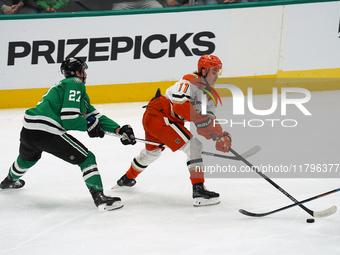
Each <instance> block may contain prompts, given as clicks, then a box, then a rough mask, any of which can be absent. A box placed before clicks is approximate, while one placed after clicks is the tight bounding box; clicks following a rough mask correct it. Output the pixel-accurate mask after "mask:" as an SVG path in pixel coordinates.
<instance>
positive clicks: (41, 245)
mask: <svg viewBox="0 0 340 255" xmlns="http://www.w3.org/2000/svg"><path fill="white" fill-rule="evenodd" d="M339 98H340V91H327V92H313V93H312V98H311V100H310V101H309V102H308V103H307V104H306V105H305V106H306V108H307V109H308V110H309V111H310V112H311V113H312V116H304V115H303V114H302V113H301V111H300V110H299V109H297V107H295V106H291V107H289V109H288V111H287V116H282V115H280V112H279V109H278V114H277V115H276V116H272V117H273V118H274V117H275V118H278V119H281V120H283V119H295V120H297V121H298V126H296V127H294V128H284V127H282V125H278V126H275V127H271V126H270V125H264V126H262V127H259V128H253V127H243V126H242V125H234V126H233V127H231V126H228V125H224V126H223V128H224V130H227V131H229V132H230V133H231V134H232V136H233V148H234V149H235V150H236V151H238V152H240V153H242V152H243V151H245V150H247V149H249V148H250V147H252V146H254V145H260V146H261V148H262V150H261V151H260V152H259V153H257V154H256V155H254V156H252V157H250V158H249V159H248V160H249V161H250V162H251V163H253V164H255V165H259V164H269V163H270V164H272V165H279V164H283V165H291V164H296V165H299V164H329V165H330V164H339V163H340V160H339V144H340V143H339V142H340V138H339V126H340V118H339V112H340V103H339ZM266 101H268V102H270V96H268V95H266V96H255V97H254V102H257V107H258V108H261V107H264V108H263V109H266V107H267V108H268V105H265V102H266ZM223 103H224V107H228V106H230V107H231V105H232V104H231V99H230V98H224V99H223ZM145 104H146V103H145V102H142V103H129V104H109V105H96V107H97V109H98V110H99V111H100V112H101V113H102V114H105V115H107V116H109V117H111V118H112V119H114V120H115V121H116V122H118V123H119V124H121V125H123V124H126V123H129V124H130V125H131V126H132V127H133V128H134V130H135V134H136V136H137V137H139V138H144V133H143V129H142V125H141V117H142V114H143V112H144V109H143V108H142V106H143V105H145ZM24 111H25V109H9V110H0V124H1V125H0V137H1V144H2V146H1V148H0V155H1V157H0V163H1V166H2V167H1V172H0V173H1V180H2V179H3V178H4V177H5V176H6V175H7V173H8V169H9V167H10V165H11V164H12V163H13V161H14V160H15V159H16V157H17V154H18V145H19V141H18V140H19V132H20V130H21V125H22V117H23V113H24ZM230 113H231V110H230ZM218 117H219V116H218ZM222 118H227V116H226V115H223V116H222ZM228 118H229V119H230V118H232V117H231V116H229V117H228ZM242 118H244V119H247V120H249V119H268V116H262V117H261V118H260V117H259V116H242ZM278 123H280V122H278ZM253 124H254V125H255V122H253ZM266 124H267V123H266ZM71 134H72V135H74V136H75V137H77V138H79V139H80V140H81V141H82V142H83V143H84V144H85V145H86V146H87V147H88V148H89V149H90V150H91V151H92V152H93V153H94V154H95V155H96V158H97V163H98V168H99V171H100V173H101V176H102V180H103V184H104V189H105V194H107V195H112V196H119V197H121V198H122V201H123V203H124V207H123V208H122V209H119V210H116V211H110V212H100V211H99V210H98V209H97V208H96V207H95V205H94V203H93V201H92V198H91V196H90V194H89V192H88V190H87V188H86V186H85V184H84V182H83V179H82V174H81V171H80V169H79V168H78V167H77V166H73V165H70V164H68V163H65V162H63V161H61V160H59V159H57V158H54V157H52V156H50V155H48V154H43V157H42V159H41V160H40V161H39V162H38V163H37V164H36V165H35V166H34V167H33V168H31V169H30V170H29V171H28V172H27V173H26V175H25V176H24V177H23V179H24V180H25V181H26V186H25V187H24V188H23V189H21V190H0V254H1V255H9V254H11V255H13V254H14V255H21V254H23V255H37V254H46V255H60V254H72V255H77V254H80V255H87V254H139V253H141V254H236V255H249V254H251V255H253V254H255V255H257V254H258V255H266V254H270V255H272V254H278V255H287V254H289V255H296V254H299V255H300V254H306V255H307V254H308V255H311V254H315V255H323V254H325V255H326V254H327V255H335V254H340V245H339V244H340V216H339V215H340V214H339V212H337V213H336V214H334V215H332V216H329V217H326V218H319V219H316V221H315V222H314V223H306V219H307V218H310V216H309V215H308V214H307V213H306V212H305V211H303V210H302V209H301V208H299V207H294V208H291V209H288V210H285V211H282V212H279V213H276V214H272V215H270V216H266V217H263V218H251V217H247V216H245V215H242V214H240V213H239V212H238V210H239V209H241V208H242V209H246V210H249V211H252V212H265V211H270V210H274V209H276V208H279V207H282V206H285V205H288V204H291V203H292V201H291V200H289V199H288V198H287V197H286V196H285V195H283V194H282V193H281V192H280V191H278V190H277V189H276V188H275V187H273V186H272V185H271V184H269V183H268V182H267V181H265V180H264V179H263V178H261V177H259V176H257V174H256V173H252V174H253V175H254V176H256V177H257V178H248V177H247V178H242V177H240V178H228V175H225V178H207V179H206V186H207V188H208V189H210V190H213V191H216V192H219V193H220V196H221V203H220V204H219V205H214V206H207V207H199V208H197V207H193V206H192V198H191V196H192V191H191V184H190V181H189V174H188V171H187V168H186V156H185V155H184V153H182V152H175V153H173V152H171V151H170V150H169V149H166V150H165V151H164V152H163V154H162V156H161V158H159V159H158V160H157V161H156V162H154V163H153V164H152V165H150V166H149V168H148V169H146V170H145V172H143V173H142V174H140V175H139V176H138V178H137V184H136V186H135V187H133V188H125V189H120V190H111V187H112V186H114V184H115V183H116V181H117V179H119V178H120V177H121V176H122V175H123V174H124V173H125V171H126V170H127V169H128V168H129V166H130V162H131V160H132V158H133V157H134V156H135V155H137V154H138V153H139V151H140V150H141V149H142V148H143V146H144V145H143V144H141V143H138V144H137V145H135V146H123V145H121V143H120V141H119V140H118V139H117V138H115V137H109V136H106V137H104V138H103V139H99V138H98V139H90V138H89V137H88V136H87V134H86V133H81V132H72V133H71ZM204 143H205V144H206V142H204ZM204 150H206V151H213V152H216V151H215V150H214V144H213V142H211V147H209V146H207V147H205V148H204ZM208 157H209V156H204V160H209V159H208ZM219 162H221V161H219ZM226 164H236V165H237V166H240V165H242V163H240V162H236V161H231V160H226ZM327 171H329V173H326V174H322V175H320V176H319V175H316V176H315V177H313V178H309V177H310V176H308V175H307V177H308V178H301V175H300V176H298V174H297V175H296V176H297V177H299V178H292V176H293V177H294V175H292V176H290V177H289V178H274V177H272V175H271V173H266V174H267V176H269V177H271V178H272V179H273V181H275V182H276V183H277V184H278V185H280V186H281V187H282V188H284V189H285V190H286V191H288V192H289V193H290V194H291V195H293V196H294V197H295V198H296V199H298V200H303V199H306V198H308V197H312V196H315V195H318V194H321V193H324V192H326V191H329V190H332V189H335V188H339V187H340V179H339V178H337V177H336V176H339V175H340V168H339V169H337V172H338V173H335V171H336V170H335V168H333V169H332V170H331V169H328V170H327ZM328 174H329V175H328ZM331 175H332V176H333V177H332V178H324V177H327V176H331ZM321 176H322V177H323V178H321ZM332 205H336V206H338V207H339V206H340V193H336V194H332V195H329V196H326V197H324V198H320V199H317V200H315V201H312V202H310V203H307V204H305V206H307V207H308V208H310V209H312V210H316V211H319V210H324V209H326V208H328V207H330V206H332Z"/></svg>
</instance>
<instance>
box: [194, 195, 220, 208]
mask: <svg viewBox="0 0 340 255" xmlns="http://www.w3.org/2000/svg"><path fill="white" fill-rule="evenodd" d="M220 202H221V201H220V198H219V197H214V198H210V199H206V198H203V197H196V198H194V202H193V206H195V207H199V206H207V205H217V204H219V203H220Z"/></svg>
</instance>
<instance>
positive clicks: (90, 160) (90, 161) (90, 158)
mask: <svg viewBox="0 0 340 255" xmlns="http://www.w3.org/2000/svg"><path fill="white" fill-rule="evenodd" d="M78 166H79V167H80V169H81V170H82V171H83V170H84V169H85V168H88V167H90V166H93V167H97V162H96V157H95V156H94V154H93V153H92V152H91V151H88V152H87V157H86V159H85V160H84V161H83V162H82V163H80V164H78Z"/></svg>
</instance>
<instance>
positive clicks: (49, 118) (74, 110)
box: [24, 77, 119, 135]
mask: <svg viewBox="0 0 340 255" xmlns="http://www.w3.org/2000/svg"><path fill="white" fill-rule="evenodd" d="M90 116H95V117H96V118H98V120H99V122H100V124H101V125H102V127H103V129H104V130H105V131H109V132H112V133H114V130H115V129H116V128H117V127H119V125H118V124H117V123H116V122H114V121H113V120H111V119H109V118H108V117H106V116H104V115H101V114H100V113H99V112H98V111H97V110H96V109H95V108H94V107H93V106H92V105H91V104H90V99H89V96H88V95H87V93H86V88H85V84H84V83H83V82H82V81H81V80H80V79H79V78H77V77H70V78H66V79H63V80H61V81H60V82H59V83H58V84H56V85H54V86H53V87H52V88H50V89H49V90H48V91H47V93H46V94H45V95H44V96H43V97H42V100H41V101H40V102H39V103H38V104H37V106H36V107H35V108H30V109H28V110H26V112H25V116H24V128H26V129H31V130H41V131H45V132H48V133H51V134H55V135H61V134H64V133H66V131H67V130H78V131H86V130H87V120H86V119H87V118H88V117H90Z"/></svg>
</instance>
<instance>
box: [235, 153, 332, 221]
mask: <svg viewBox="0 0 340 255" xmlns="http://www.w3.org/2000/svg"><path fill="white" fill-rule="evenodd" d="M229 150H230V151H231V153H233V154H234V155H235V156H236V157H239V158H240V159H241V160H242V161H243V162H244V163H245V164H246V165H247V166H249V167H250V168H251V169H253V170H254V171H255V172H256V173H258V174H259V175H260V176H261V177H262V178H264V179H265V180H266V181H268V182H269V183H270V184H271V185H273V186H274V187H275V188H277V189H278V190H279V191H281V192H282V193H283V194H284V195H285V196H286V197H288V198H289V199H290V200H292V201H293V202H294V204H296V205H298V206H300V207H301V208H302V209H303V210H305V211H306V212H307V213H308V214H309V215H311V216H313V217H315V218H317V217H326V216H328V215H331V214H333V213H335V211H336V210H335V211H334V206H332V207H330V208H328V209H326V210H324V211H321V212H315V211H312V210H311V209H308V208H307V207H305V206H304V205H303V204H302V203H300V202H299V201H298V200H296V199H295V198H294V197H293V196H292V195H290V194H289V193H288V192H287V191H285V190H284V189H283V188H281V187H280V186H279V185H277V184H276V183H275V182H274V181H272V180H271V179H270V178H269V177H267V176H266V175H265V174H264V173H262V172H261V171H260V170H259V169H258V168H257V167H255V166H253V165H252V164H251V163H249V161H247V160H246V159H245V158H243V157H242V156H241V155H239V154H238V153H237V152H236V151H235V150H233V149H232V148H229ZM333 211H334V212H333ZM328 212H333V213H331V214H327V213H328Z"/></svg>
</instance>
